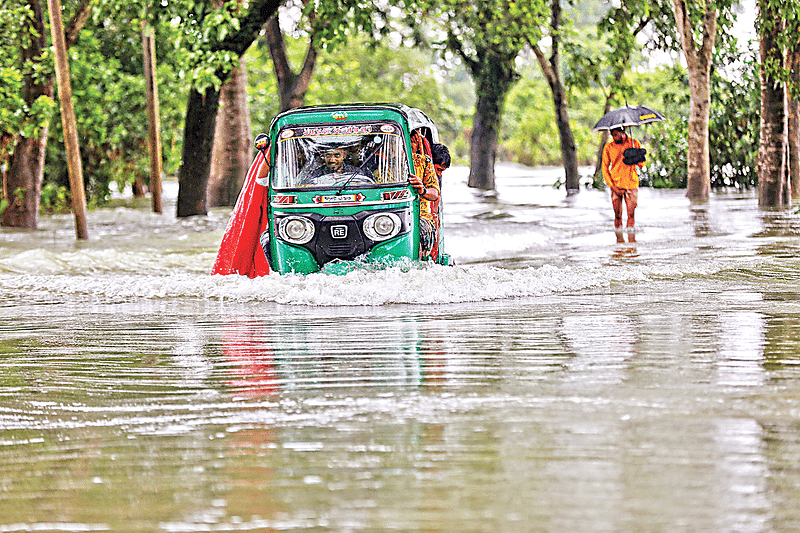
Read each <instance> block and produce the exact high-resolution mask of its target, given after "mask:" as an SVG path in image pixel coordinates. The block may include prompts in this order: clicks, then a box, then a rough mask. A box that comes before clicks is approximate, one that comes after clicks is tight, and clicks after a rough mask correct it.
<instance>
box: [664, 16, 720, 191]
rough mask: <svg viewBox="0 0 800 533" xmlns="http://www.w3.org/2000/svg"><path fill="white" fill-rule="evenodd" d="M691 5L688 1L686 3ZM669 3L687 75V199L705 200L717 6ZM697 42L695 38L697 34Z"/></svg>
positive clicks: (708, 172) (708, 164)
mask: <svg viewBox="0 0 800 533" xmlns="http://www.w3.org/2000/svg"><path fill="white" fill-rule="evenodd" d="M689 1H690V2H691V0H689ZM697 3H698V4H699V5H692V4H690V3H689V2H687V0H672V6H673V10H674V12H675V23H676V25H677V29H678V34H679V35H680V39H681V46H682V48H683V55H684V57H685V58H686V66H687V69H688V73H689V98H690V109H689V123H688V127H689V134H688V139H687V140H688V148H687V185H686V196H687V197H688V198H689V199H690V200H692V201H694V202H706V201H708V197H709V194H710V192H711V164H710V156H709V139H708V120H709V115H710V112H711V60H712V54H713V52H714V43H715V41H716V35H717V14H718V9H717V5H716V3H715V2H714V1H713V0H699V2H697ZM698 33H699V35H697V37H699V42H698V40H697V38H696V34H698Z"/></svg>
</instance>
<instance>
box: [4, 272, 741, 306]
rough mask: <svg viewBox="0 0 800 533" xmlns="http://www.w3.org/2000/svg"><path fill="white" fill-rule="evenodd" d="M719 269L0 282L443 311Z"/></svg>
mask: <svg viewBox="0 0 800 533" xmlns="http://www.w3.org/2000/svg"><path fill="white" fill-rule="evenodd" d="M724 268H726V263H724V262H705V263H699V264H695V263H688V264H685V265H646V264H631V265H620V266H614V265H600V266H596V267H592V266H568V267H562V268H559V267H555V266H550V265H546V266H542V267H528V268H521V269H516V270H509V269H503V268H497V267H494V266H488V265H467V266H454V267H445V266H441V265H410V266H409V265H406V266H403V267H390V268H385V269H383V270H377V271H374V270H372V269H370V270H366V269H365V270H354V271H352V272H349V273H347V274H344V275H328V274H322V273H318V274H310V275H305V276H304V275H295V274H287V275H278V274H271V275H269V276H264V277H260V278H255V279H249V278H247V277H245V276H236V275H234V276H219V275H214V276H212V275H209V274H195V273H190V272H177V273H173V274H167V275H148V274H144V275H140V274H120V273H119V272H118V271H117V272H115V273H113V274H108V275H104V274H100V275H75V274H54V275H41V274H38V275H21V276H20V275H0V295H3V294H4V293H7V294H10V295H13V294H19V293H25V294H30V295H38V296H43V295H49V296H55V295H59V296H78V297H80V296H88V297H95V298H101V299H107V300H111V301H130V300H140V299H162V298H193V299H204V300H214V301H230V302H273V303H279V304H289V305H301V306H340V305H348V306H382V305H391V304H445V303H464V302H480V301H491V300H501V299H513V298H525V297H536V296H546V295H552V294H562V293H569V292H576V291H582V290H586V289H598V288H602V287H608V286H610V285H611V284H612V283H614V282H617V283H639V282H646V281H651V280H654V279H664V278H669V279H674V278H682V277H687V276H708V275H711V274H714V273H716V272H718V271H720V270H722V269H724Z"/></svg>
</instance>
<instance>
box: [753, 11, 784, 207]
mask: <svg viewBox="0 0 800 533" xmlns="http://www.w3.org/2000/svg"><path fill="white" fill-rule="evenodd" d="M759 4H760V6H759V7H760V15H759V16H760V17H761V18H762V20H766V21H769V22H770V23H769V24H765V25H764V26H762V30H761V46H760V49H761V130H760V140H759V144H758V191H759V194H758V204H759V205H760V206H762V207H783V206H786V205H788V204H789V186H788V180H787V179H786V154H787V150H786V147H787V136H786V129H787V126H786V108H785V93H784V87H783V84H782V83H781V82H780V81H779V80H778V79H777V77H776V76H775V74H774V73H773V72H771V71H770V69H769V68H768V65H772V66H773V67H780V66H782V65H783V49H782V47H781V45H780V44H779V43H780V34H781V31H782V29H783V28H782V24H780V23H779V22H778V21H779V20H780V18H779V17H780V15H779V14H778V13H776V12H775V11H773V10H772V9H771V8H770V6H769V2H759Z"/></svg>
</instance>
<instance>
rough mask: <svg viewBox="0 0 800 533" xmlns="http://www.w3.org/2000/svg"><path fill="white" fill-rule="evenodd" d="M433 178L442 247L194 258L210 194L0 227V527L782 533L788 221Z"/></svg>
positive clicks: (793, 359) (213, 232) (796, 469)
mask: <svg viewBox="0 0 800 533" xmlns="http://www.w3.org/2000/svg"><path fill="white" fill-rule="evenodd" d="M558 174H559V172H558V171H556V170H548V169H537V170H531V169H523V168H517V167H502V168H501V169H500V171H499V176H498V191H497V193H496V194H481V193H479V192H477V191H474V190H471V189H469V188H468V187H466V184H465V181H466V171H465V169H463V168H454V169H451V170H449V171H447V173H446V174H445V190H444V195H445V196H444V198H445V201H446V202H447V203H446V207H445V213H446V215H445V223H446V225H447V228H446V237H445V239H446V247H447V250H448V252H449V253H450V254H451V255H452V256H453V257H454V258H455V259H456V261H457V263H458V264H457V266H455V267H442V266H431V267H429V268H405V269H400V268H395V269H388V270H383V271H378V272H365V271H356V272H352V273H350V274H348V275H346V276H325V275H311V276H307V277H302V276H269V277H266V278H261V279H257V280H249V279H247V278H242V277H239V276H211V275H210V274H209V272H210V270H211V266H212V264H213V261H214V257H215V254H216V250H217V246H218V244H219V241H220V240H221V238H222V233H223V230H224V227H225V224H226V222H227V218H228V215H229V213H230V210H229V209H228V210H224V209H223V210H215V211H213V212H212V213H211V215H210V216H208V217H199V218H195V219H189V220H177V219H176V218H175V216H174V184H172V185H171V187H173V189H172V193H173V203H172V204H169V203H168V205H167V213H166V214H164V215H161V216H159V215H154V214H152V213H149V212H148V209H147V206H146V205H145V206H143V207H142V208H140V209H131V208H120V209H105V210H101V211H98V212H92V213H90V216H89V231H90V235H91V239H90V240H89V241H88V242H76V241H75V237H74V226H73V220H72V217H71V216H64V217H61V216H58V217H46V218H44V219H43V220H42V223H41V229H40V230H38V231H35V232H13V231H8V230H2V231H1V232H0V315H2V321H0V532H16V531H119V532H151V531H167V532H190V531H191V532H193V531H314V532H326V531H331V532H386V531H402V532H410V531H425V532H459V533H460V532H527V531H531V532H539V531H541V532H554V533H556V532H558V533H561V532H570V533H574V532H592V533H594V532H620V533H634V532H635V533H640V532H643V531H646V532H670V533H673V532H700V531H702V532H706V531H713V532H773V531H775V532H782V531H786V532H788V531H798V530H800V320H799V319H800V288H799V287H798V281H800V268H798V267H800V260H798V248H800V236H799V235H798V227H800V224H799V223H800V219H799V218H800V215H798V214H797V213H796V212H795V211H794V210H788V211H779V212H768V211H763V210H760V209H759V208H758V206H757V199H756V196H755V194H754V193H753V192H743V193H742V192H730V191H729V192H720V193H715V194H714V195H713V197H712V199H711V201H710V202H709V203H708V204H706V205H702V206H692V205H691V204H690V203H689V202H688V201H687V200H686V199H685V198H684V196H683V193H684V191H658V190H652V189H643V190H642V191H641V195H640V208H639V212H638V216H637V224H638V231H637V233H636V241H637V242H636V243H623V244H618V243H616V239H615V236H614V233H613V231H612V229H611V226H612V218H611V207H610V201H609V199H608V196H607V193H605V192H598V191H583V192H581V193H580V194H579V195H577V196H575V197H571V198H566V197H565V195H564V191H563V190H556V189H554V188H553V187H552V186H551V184H552V183H553V182H555V181H556V178H557V176H558Z"/></svg>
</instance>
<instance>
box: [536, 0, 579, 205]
mask: <svg viewBox="0 0 800 533" xmlns="http://www.w3.org/2000/svg"><path fill="white" fill-rule="evenodd" d="M561 19H562V10H561V0H551V1H550V25H549V34H550V57H547V56H546V55H545V53H544V52H543V51H542V48H541V47H540V46H539V43H537V42H534V41H530V42H529V44H530V46H531V48H532V49H533V53H534V54H535V55H536V59H537V61H538V62H539V66H540V67H541V68H542V72H543V73H544V77H545V79H546V80H547V84H548V85H549V86H550V93H551V95H552V97H553V107H554V108H555V114H556V126H557V128H558V137H559V140H560V142H561V161H562V164H563V165H564V173H565V184H566V189H567V194H575V193H577V192H578V191H579V190H580V176H579V175H578V151H577V149H576V148H575V136H574V135H573V134H572V127H571V126H570V123H569V113H568V112H567V108H568V102H567V91H566V88H565V87H564V83H563V82H562V79H561V65H560V60H561V59H560V58H561V56H560V46H561V36H562V20H561Z"/></svg>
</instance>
